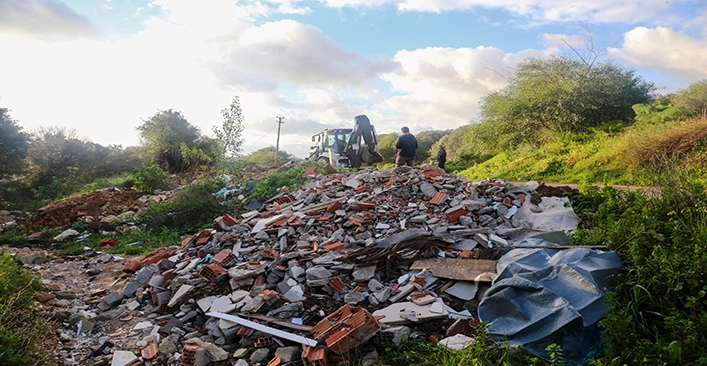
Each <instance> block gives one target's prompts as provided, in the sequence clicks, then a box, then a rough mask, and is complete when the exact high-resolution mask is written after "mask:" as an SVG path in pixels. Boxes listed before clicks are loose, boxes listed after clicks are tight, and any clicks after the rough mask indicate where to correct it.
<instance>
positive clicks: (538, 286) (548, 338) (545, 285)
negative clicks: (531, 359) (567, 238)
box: [479, 238, 621, 365]
mask: <svg viewBox="0 0 707 366" xmlns="http://www.w3.org/2000/svg"><path fill="white" fill-rule="evenodd" d="M524 243H526V244H529V245H548V248H542V249H526V248H518V249H513V250H511V251H509V252H508V253H506V254H505V255H504V256H503V257H501V259H499V261H498V265H497V271H496V272H497V273H498V277H497V278H496V280H495V281H494V283H493V285H492V286H491V288H490V289H489V290H488V291H487V292H486V294H485V295H484V297H483V299H482V300H481V303H480V304H479V318H480V319H481V320H482V321H485V322H487V323H488V332H489V335H490V336H491V337H492V338H494V339H497V340H506V341H508V342H509V343H510V345H511V346H522V347H523V348H524V349H527V350H528V351H529V352H531V353H533V354H536V355H538V356H540V357H543V358H548V354H547V351H546V348H547V346H548V345H550V344H553V343H554V344H557V345H559V346H561V347H562V351H563V358H564V360H565V363H566V364H567V365H581V364H583V363H584V361H585V360H586V359H588V358H590V357H592V356H593V355H594V354H595V353H596V351H597V350H598V349H599V348H600V346H601V337H600V329H599V327H598V325H597V321H599V320H600V319H601V318H602V317H603V316H604V315H605V314H606V313H607V311H608V307H607V306H606V304H605V302H604V293H605V292H606V291H607V289H608V288H609V286H610V281H611V278H610V277H611V276H612V275H614V274H618V273H619V271H620V269H621V259H620V258H619V256H618V254H616V252H603V251H598V250H591V249H585V248H576V249H563V250H559V249H552V244H551V243H549V242H546V241H544V240H542V239H535V238H530V239H526V240H525V241H524ZM520 244H523V243H520Z"/></svg>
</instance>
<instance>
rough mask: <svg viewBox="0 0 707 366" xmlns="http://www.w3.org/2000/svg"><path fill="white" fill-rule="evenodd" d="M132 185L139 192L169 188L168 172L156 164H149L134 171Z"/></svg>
mask: <svg viewBox="0 0 707 366" xmlns="http://www.w3.org/2000/svg"><path fill="white" fill-rule="evenodd" d="M133 187H134V188H135V189H136V190H138V191H140V192H152V191H154V190H157V189H159V190H167V189H169V174H167V172H165V171H164V170H163V169H162V168H160V167H159V166H157V165H154V164H153V165H150V166H148V167H147V168H145V169H143V170H141V171H139V172H137V173H135V184H134V186H133Z"/></svg>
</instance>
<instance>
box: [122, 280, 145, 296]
mask: <svg viewBox="0 0 707 366" xmlns="http://www.w3.org/2000/svg"><path fill="white" fill-rule="evenodd" d="M140 286H141V284H140V283H139V282H137V281H135V280H133V281H130V282H128V284H127V285H125V287H124V288H123V296H125V297H133V295H135V292H137V290H138V289H139V288H140Z"/></svg>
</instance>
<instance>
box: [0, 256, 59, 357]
mask: <svg viewBox="0 0 707 366" xmlns="http://www.w3.org/2000/svg"><path fill="white" fill-rule="evenodd" d="M41 289H42V284H41V282H40V281H39V280H38V279H37V278H34V277H32V276H31V275H29V274H28V273H27V272H26V271H24V270H23V269H22V268H20V267H19V265H17V264H16V263H15V261H14V260H13V259H12V256H10V255H9V254H7V253H4V252H2V253H0V365H42V364H46V362H47V361H48V358H49V356H48V355H47V354H45V353H44V352H43V351H42V348H41V347H42V342H41V341H42V338H43V337H45V336H46V335H47V334H48V333H49V331H48V329H50V327H49V326H47V323H46V321H45V320H44V319H43V318H42V316H41V314H40V313H39V312H38V311H36V310H34V309H32V305H33V298H34V296H35V294H36V292H37V291H40V290H41Z"/></svg>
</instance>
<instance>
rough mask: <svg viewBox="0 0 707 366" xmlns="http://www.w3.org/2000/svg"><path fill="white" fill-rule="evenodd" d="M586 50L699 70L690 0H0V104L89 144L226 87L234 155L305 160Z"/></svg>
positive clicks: (694, 2) (681, 80)
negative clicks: (359, 130)
mask: <svg viewBox="0 0 707 366" xmlns="http://www.w3.org/2000/svg"><path fill="white" fill-rule="evenodd" d="M588 32H590V33H591V35H592V39H593V41H594V44H595V48H596V49H601V50H604V51H605V52H604V56H603V57H607V58H611V59H614V60H616V61H618V62H620V63H622V64H623V65H625V66H626V67H627V68H630V69H635V70H637V72H638V74H639V75H641V76H643V77H644V78H645V79H646V80H648V81H653V82H655V83H656V84H657V85H658V86H659V87H660V88H661V89H660V92H661V93H667V92H671V91H675V90H677V89H680V88H684V87H686V86H688V85H689V84H691V83H694V82H697V81H700V80H702V79H705V78H707V2H705V1H704V0H321V1H310V0H273V1H268V0H261V1H236V0H229V1H221V0H200V1H195V0H64V1H61V0H0V50H1V51H2V56H0V107H4V108H8V109H10V110H11V116H12V117H13V118H14V119H15V120H17V122H18V123H19V125H20V126H22V127H23V128H24V130H25V131H32V130H34V129H36V128H37V127H40V126H64V127H66V128H68V129H74V130H76V131H77V132H78V134H79V135H80V136H82V137H85V138H87V139H89V140H91V141H94V142H97V143H99V144H102V145H110V144H115V145H122V146H123V147H127V146H133V145H137V144H139V143H140V141H139V135H138V133H137V132H136V131H135V127H136V126H138V125H140V124H141V123H142V120H144V119H147V118H149V117H150V116H152V115H154V114H155V113H156V112H157V111H159V110H166V109H174V110H177V111H180V112H182V114H183V115H184V116H185V117H186V118H187V120H188V121H189V122H190V123H191V124H193V125H195V126H198V127H199V128H200V129H201V132H202V133H203V134H205V135H211V136H212V135H213V134H212V127H213V126H217V125H219V124H220V123H221V114H220V111H221V110H222V109H224V108H225V107H227V106H228V104H229V103H230V101H231V100H232V99H233V98H234V97H235V96H238V97H239V98H240V101H241V106H242V108H243V115H244V117H245V120H246V132H245V138H246V141H245V144H244V148H245V150H246V152H251V151H254V150H257V149H259V148H262V147H266V146H271V145H272V146H274V145H275V140H276V137H277V127H276V126H277V123H276V116H283V117H285V119H284V122H285V123H284V124H283V125H282V136H281V140H280V145H281V149H284V150H287V151H288V152H290V153H294V154H295V155H297V156H300V157H304V156H305V155H306V154H307V152H308V147H309V145H310V136H311V135H313V134H315V133H317V132H319V131H321V130H322V129H323V128H325V127H330V128H333V127H350V126H351V125H352V123H353V118H354V117H355V116H356V115H359V114H366V115H368V117H369V118H370V119H371V122H372V123H373V124H374V125H375V126H376V128H377V130H378V132H379V133H390V132H397V131H398V130H399V129H400V127H401V126H403V125H407V126H409V127H410V128H411V130H412V132H413V133H416V132H419V131H422V130H430V129H452V128H456V127H458V126H461V125H463V124H466V123H469V121H471V120H473V119H474V118H475V117H476V116H477V113H478V110H479V100H480V98H482V97H483V96H484V95H486V94H488V93H489V92H492V91H495V90H498V89H499V88H502V87H503V86H504V85H505V84H504V83H505V79H504V78H503V77H502V76H503V75H509V74H510V73H512V70H513V67H514V66H515V65H516V64H517V63H518V62H519V61H520V60H522V59H524V58H527V57H549V56H550V55H555V54H562V53H565V52H568V48H567V47H566V46H565V43H568V44H570V45H572V46H573V47H575V48H577V49H579V50H582V49H584V45H583V43H582V42H583V40H584V41H586V40H588V39H589V38H588Z"/></svg>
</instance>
